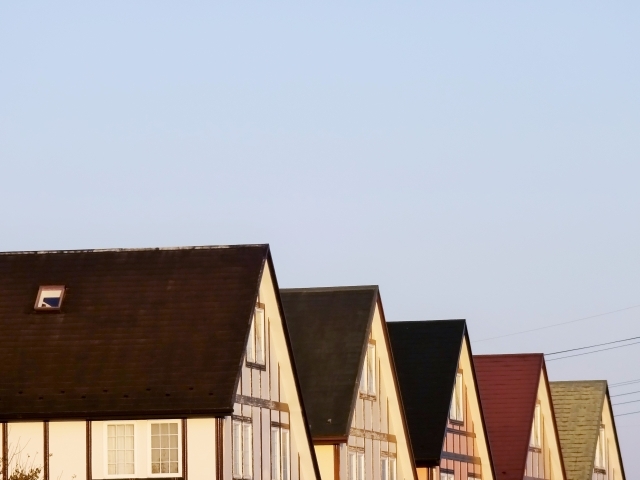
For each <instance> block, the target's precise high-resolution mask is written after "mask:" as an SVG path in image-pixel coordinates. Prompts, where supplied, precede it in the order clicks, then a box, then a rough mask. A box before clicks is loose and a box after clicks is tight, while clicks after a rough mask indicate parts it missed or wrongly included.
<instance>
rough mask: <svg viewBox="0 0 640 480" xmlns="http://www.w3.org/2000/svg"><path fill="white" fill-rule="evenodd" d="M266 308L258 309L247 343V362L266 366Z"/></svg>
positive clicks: (255, 312)
mask: <svg viewBox="0 0 640 480" xmlns="http://www.w3.org/2000/svg"><path fill="white" fill-rule="evenodd" d="M264 332H265V327H264V308H262V307H256V309H255V311H254V315H253V319H252V320H251V328H250V330H249V341H248V342H247V362H249V363H257V364H259V365H264V364H265V363H266V346H265V333H264Z"/></svg>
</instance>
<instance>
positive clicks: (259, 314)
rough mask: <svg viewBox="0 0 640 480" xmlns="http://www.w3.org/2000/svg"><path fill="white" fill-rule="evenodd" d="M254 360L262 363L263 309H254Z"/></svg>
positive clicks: (263, 359)
mask: <svg viewBox="0 0 640 480" xmlns="http://www.w3.org/2000/svg"><path fill="white" fill-rule="evenodd" d="M255 319H256V322H255V323H256V325H255V328H256V362H258V363H264V361H265V358H264V357H265V355H264V310H263V309H261V308H257V309H256V315H255Z"/></svg>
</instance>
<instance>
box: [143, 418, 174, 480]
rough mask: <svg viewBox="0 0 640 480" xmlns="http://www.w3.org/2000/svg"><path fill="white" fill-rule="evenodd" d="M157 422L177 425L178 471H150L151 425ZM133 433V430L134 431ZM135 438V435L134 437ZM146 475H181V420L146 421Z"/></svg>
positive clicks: (163, 476) (156, 476)
mask: <svg viewBox="0 0 640 480" xmlns="http://www.w3.org/2000/svg"><path fill="white" fill-rule="evenodd" d="M159 423H176V424H177V425H178V473H152V471H153V470H152V468H151V461H152V457H151V425H154V424H156V425H157V424H159ZM134 435H135V431H134ZM134 438H135V437H134ZM146 468H147V476H148V477H149V478H151V477H153V478H175V477H181V476H182V421H181V420H179V419H176V418H174V419H169V420H148V421H147V465H146Z"/></svg>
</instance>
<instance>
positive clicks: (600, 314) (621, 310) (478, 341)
mask: <svg viewBox="0 0 640 480" xmlns="http://www.w3.org/2000/svg"><path fill="white" fill-rule="evenodd" d="M638 307H640V305H633V306H631V307H626V308H621V309H620V310H612V311H610V312H605V313H598V314H597V315H591V316H589V317H582V318H577V319H575V320H569V321H568V322H560V323H552V324H551V325H546V326H544V327H538V328H532V329H529V330H522V331H520V332H514V333H507V334H506V335H498V336H497V337H489V338H483V339H481V340H475V341H474V342H475V343H480V342H488V341H489V340H495V339H497V338H505V337H513V336H514V335H522V334H523V333H530V332H537V331H538V330H546V329H547V328H554V327H560V326H562V325H568V324H570V323H576V322H582V321H584V320H590V319H592V318H598V317H604V316H605V315H611V314H612V313H618V312H624V311H626V310H631V309H633V308H638Z"/></svg>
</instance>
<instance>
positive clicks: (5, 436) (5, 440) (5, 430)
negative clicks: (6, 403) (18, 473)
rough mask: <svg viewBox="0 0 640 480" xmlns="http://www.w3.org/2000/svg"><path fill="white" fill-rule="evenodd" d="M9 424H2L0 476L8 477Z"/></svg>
mask: <svg viewBox="0 0 640 480" xmlns="http://www.w3.org/2000/svg"><path fill="white" fill-rule="evenodd" d="M8 460H9V425H7V423H6V422H5V423H3V424H2V478H3V479H7V478H9V461H8Z"/></svg>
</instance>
